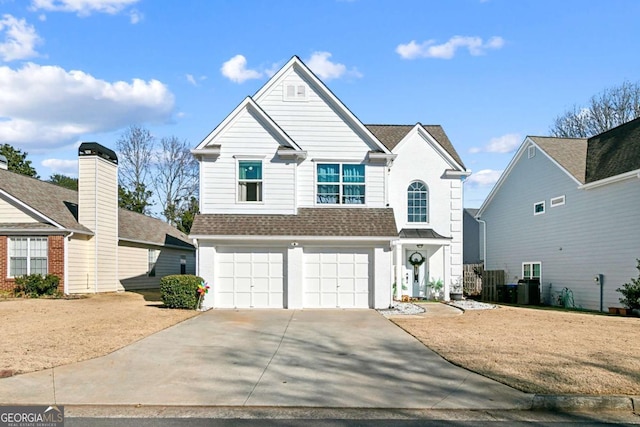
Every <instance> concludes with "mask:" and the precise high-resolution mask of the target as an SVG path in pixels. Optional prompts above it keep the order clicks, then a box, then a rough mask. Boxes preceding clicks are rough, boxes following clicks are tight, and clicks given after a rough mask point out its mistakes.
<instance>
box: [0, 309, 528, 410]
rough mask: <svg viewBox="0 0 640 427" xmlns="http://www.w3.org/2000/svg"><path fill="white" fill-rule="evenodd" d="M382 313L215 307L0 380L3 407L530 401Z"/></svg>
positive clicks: (449, 405) (501, 404) (510, 404)
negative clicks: (455, 361) (82, 358)
mask: <svg viewBox="0 0 640 427" xmlns="http://www.w3.org/2000/svg"><path fill="white" fill-rule="evenodd" d="M533 401H534V396H533V395H530V394H526V393H522V392H519V391H517V390H514V389H512V388H510V387H507V386H505V385H503V384H500V383H498V382H495V381H493V380H490V379H488V378H485V377H482V376H480V375H477V374H474V373H472V372H469V371H467V370H465V369H462V368H460V367H457V366H454V365H452V364H450V363H448V362H446V361H445V360H444V359H442V358H441V357H440V356H439V355H437V354H436V353H434V352H433V351H431V350H429V349H428V348H426V347H425V346H424V345H422V344H421V343H420V342H419V341H417V340H416V339H414V338H413V337H411V336H410V335H408V334H407V333H405V332H404V331H403V330H401V329H400V328H398V327H397V326H395V325H394V324H393V323H391V322H389V321H388V320H386V319H385V318H383V317H382V316H381V315H380V314H379V313H377V312H376V311H374V310H241V311H235V310H212V311H209V312H206V313H203V314H202V315H200V316H197V317H195V318H192V319H189V320H187V321H185V322H183V323H180V324H178V325H175V326H173V327H171V328H168V329H166V330H164V331H161V332H159V333H157V334H154V335H152V336H149V337H147V338H145V339H143V340H141V341H139V342H137V343H134V344H132V345H129V346H127V347H125V348H123V349H121V350H118V351H116V352H114V353H112V354H109V355H107V356H104V357H100V358H96V359H93V360H89V361H86V362H80V363H74V364H71V365H67V366H61V367H57V368H54V369H48V370H45V371H41V372H35V373H30V374H24V375H18V376H15V377H10V378H5V379H1V380H0V403H11V404H51V403H56V404H59V405H160V406H269V407H272V406H287V407H316V408H320V407H325V408H332V407H333V408H416V409H529V408H531V406H532V404H533Z"/></svg>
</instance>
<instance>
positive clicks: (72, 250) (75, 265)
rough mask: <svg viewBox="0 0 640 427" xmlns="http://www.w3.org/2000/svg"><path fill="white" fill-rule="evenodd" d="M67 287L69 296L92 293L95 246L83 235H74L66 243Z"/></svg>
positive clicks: (91, 240)
mask: <svg viewBox="0 0 640 427" xmlns="http://www.w3.org/2000/svg"><path fill="white" fill-rule="evenodd" d="M67 245H68V247H67V248H68V249H67V268H68V272H67V278H66V280H67V287H68V292H69V293H70V294H79V293H88V292H93V291H94V275H95V257H94V249H95V244H94V242H93V239H91V238H90V237H89V236H85V235H76V236H74V237H72V238H71V239H70V241H69V242H68V243H67Z"/></svg>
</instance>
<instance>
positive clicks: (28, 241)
mask: <svg viewBox="0 0 640 427" xmlns="http://www.w3.org/2000/svg"><path fill="white" fill-rule="evenodd" d="M11 239H27V275H29V274H31V239H44V240H46V242H47V271H46V273H45V275H47V274H49V237H48V236H9V237H7V278H8V279H15V276H12V275H11V252H10V250H9V247H10V246H11V243H10V241H11Z"/></svg>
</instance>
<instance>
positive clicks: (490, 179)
mask: <svg viewBox="0 0 640 427" xmlns="http://www.w3.org/2000/svg"><path fill="white" fill-rule="evenodd" d="M500 175H502V171H498V170H493V169H482V170H480V171H478V172H474V173H473V174H472V175H471V176H470V177H469V178H467V179H466V180H465V183H466V184H467V185H472V186H477V187H490V186H492V185H493V184H495V183H496V182H498V179H499V178H500Z"/></svg>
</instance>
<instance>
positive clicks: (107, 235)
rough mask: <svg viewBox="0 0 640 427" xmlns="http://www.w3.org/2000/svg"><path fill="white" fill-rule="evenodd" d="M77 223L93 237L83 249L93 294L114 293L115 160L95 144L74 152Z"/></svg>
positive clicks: (116, 206)
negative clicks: (76, 183) (90, 272)
mask: <svg viewBox="0 0 640 427" xmlns="http://www.w3.org/2000/svg"><path fill="white" fill-rule="evenodd" d="M78 222H79V223H80V224H82V225H84V226H85V227H87V228H88V229H90V230H91V231H93V233H94V236H93V237H92V238H91V244H89V245H87V249H88V252H90V253H87V254H86V255H87V256H86V260H87V262H88V263H93V265H89V266H88V267H89V268H88V271H93V274H92V275H91V276H93V277H92V279H93V280H92V282H93V289H88V290H89V291H91V290H93V291H94V292H115V291H117V290H118V283H119V282H118V157H117V156H116V153H114V152H113V151H112V150H110V149H108V148H106V147H104V146H102V145H100V144H98V143H97V142H83V143H82V144H80V148H79V149H78Z"/></svg>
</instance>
